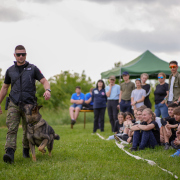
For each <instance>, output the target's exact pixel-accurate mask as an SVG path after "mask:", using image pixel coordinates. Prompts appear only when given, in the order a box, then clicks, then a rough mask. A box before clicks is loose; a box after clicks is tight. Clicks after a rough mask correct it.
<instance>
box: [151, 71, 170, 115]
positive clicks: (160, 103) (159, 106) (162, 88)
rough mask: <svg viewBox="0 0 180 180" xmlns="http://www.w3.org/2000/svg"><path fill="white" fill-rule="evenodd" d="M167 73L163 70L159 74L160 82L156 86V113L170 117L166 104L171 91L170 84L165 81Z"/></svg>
mask: <svg viewBox="0 0 180 180" xmlns="http://www.w3.org/2000/svg"><path fill="white" fill-rule="evenodd" d="M165 80H166V75H165V74H164V73H163V72H160V73H159V74H158V81H159V84H158V85H157V86H156V90H155V91H154V97H155V114H156V116H157V117H160V115H161V116H162V118H166V117H168V107H167V105H166V99H167V96H168V93H169V88H168V84H167V83H166V82H165Z"/></svg>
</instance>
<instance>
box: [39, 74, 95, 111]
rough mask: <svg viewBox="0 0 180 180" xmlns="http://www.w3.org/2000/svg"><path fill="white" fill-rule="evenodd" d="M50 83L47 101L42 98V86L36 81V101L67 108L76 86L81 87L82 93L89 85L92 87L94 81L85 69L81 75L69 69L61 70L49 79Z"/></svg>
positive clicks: (85, 91) (45, 104) (53, 106)
mask: <svg viewBox="0 0 180 180" xmlns="http://www.w3.org/2000/svg"><path fill="white" fill-rule="evenodd" d="M49 82H50V85H51V98H50V100H48V101H45V100H44V97H43V93H44V88H43V86H42V85H41V84H40V83H37V85H36V88H37V93H36V96H37V98H38V103H39V104H41V105H44V106H46V107H51V108H57V107H60V108H67V107H68V106H69V104H70V97H71V95H72V94H73V93H74V92H75V88H76V86H80V87H81V91H82V92H83V93H87V92H89V90H90V88H91V87H94V84H95V83H94V82H92V81H91V78H90V77H88V78H87V76H86V74H85V71H83V72H82V74H81V75H79V74H78V73H74V74H72V73H70V72H69V71H61V73H60V74H58V75H55V76H53V77H52V78H50V79H49Z"/></svg>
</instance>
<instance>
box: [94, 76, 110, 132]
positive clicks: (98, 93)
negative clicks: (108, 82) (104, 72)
mask: <svg viewBox="0 0 180 180" xmlns="http://www.w3.org/2000/svg"><path fill="white" fill-rule="evenodd" d="M92 101H93V103H94V104H93V109H94V128H93V133H95V132H96V131H97V129H99V124H98V122H100V129H101V132H103V131H104V115H105V110H106V102H107V96H106V92H105V84H104V81H103V80H101V79H100V80H98V82H97V84H96V88H95V89H94V90H93V91H92Z"/></svg>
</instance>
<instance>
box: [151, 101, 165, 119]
mask: <svg viewBox="0 0 180 180" xmlns="http://www.w3.org/2000/svg"><path fill="white" fill-rule="evenodd" d="M154 112H155V114H156V117H160V115H161V116H162V118H166V117H168V107H167V106H166V104H165V103H164V104H161V103H159V104H155V111H154Z"/></svg>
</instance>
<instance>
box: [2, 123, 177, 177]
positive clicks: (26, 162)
mask: <svg viewBox="0 0 180 180" xmlns="http://www.w3.org/2000/svg"><path fill="white" fill-rule="evenodd" d="M92 127H93V124H92V123H88V124H86V129H83V124H82V123H77V124H76V125H75V126H74V129H70V124H69V125H54V126H53V128H54V130H55V132H56V133H57V134H59V135H60V137H61V139H60V141H55V143H54V149H53V151H52V157H49V156H48V153H46V154H45V155H42V154H41V153H40V152H38V151H37V148H36V157H37V162H33V161H32V159H24V158H23V157H22V143H21V141H22V128H19V131H18V137H17V150H16V152H15V163H14V164H6V163H4V162H3V159H2V158H3V155H4V145H5V137H6V132H7V128H0V132H1V133H0V180H3V179H7V180H10V179H13V180H14V179H18V180H19V179H23V180H28V179H36V180H39V179H40V180H43V179H52V180H57V179H65V180H69V179H78V180H79V179H108V180H113V179H115V180H117V179H123V180H126V179H129V180H131V179H142V180H144V179H146V180H148V179H153V180H154V179H163V180H164V179H167V180H169V179H175V178H174V177H173V176H172V175H170V174H168V173H167V172H164V171H162V170H161V169H159V168H158V167H157V166H151V165H149V164H148V163H147V162H146V161H142V160H136V159H135V158H133V157H130V156H129V155H127V154H126V153H125V152H123V151H122V150H121V149H119V148H118V147H117V146H116V144H115V141H114V140H111V141H105V140H102V139H100V138H99V137H98V136H97V135H96V134H95V135H92V134H91V133H92ZM99 134H101V136H103V137H105V138H107V137H108V136H109V135H111V134H112V133H111V132H110V124H109V123H108V122H107V123H106V124H105V132H103V133H99ZM126 150H128V151H129V149H128V148H126ZM174 152H175V150H168V151H164V150H163V147H158V148H157V149H155V150H151V149H147V150H145V151H140V152H134V153H133V154H135V155H138V156H140V157H143V158H147V159H151V160H153V161H155V162H156V163H157V164H158V165H159V166H160V167H162V168H164V169H167V170H169V171H171V172H172V173H174V174H175V175H177V176H178V177H180V172H179V170H178V167H179V163H180V157H179V158H170V157H169V155H171V154H173V153H174Z"/></svg>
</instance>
